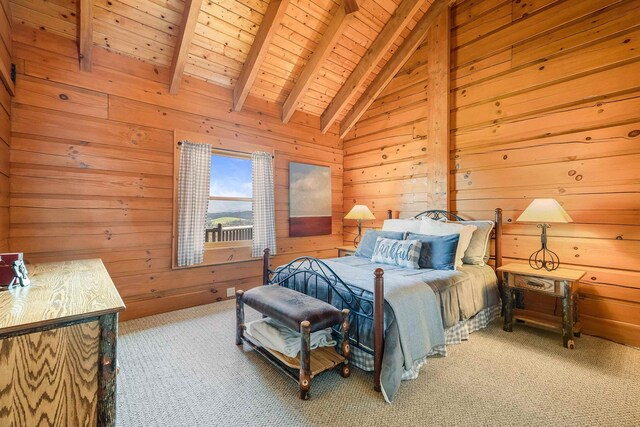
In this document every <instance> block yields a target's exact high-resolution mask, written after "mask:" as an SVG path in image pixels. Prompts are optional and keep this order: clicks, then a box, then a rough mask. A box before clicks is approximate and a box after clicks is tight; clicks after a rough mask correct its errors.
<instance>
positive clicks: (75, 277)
mask: <svg viewBox="0 0 640 427" xmlns="http://www.w3.org/2000/svg"><path fill="white" fill-rule="evenodd" d="M27 267H28V269H29V277H30V279H31V282H32V284H31V285H30V286H28V287H24V288H14V289H11V290H7V291H1V292H0V425H1V426H7V427H9V426H16V427H17V426H36V425H37V426H53V425H56V426H113V425H115V408H116V339H117V335H118V312H119V311H122V310H124V308H125V307H124V304H123V302H122V299H121V298H120V295H119V294H118V291H117V290H116V288H115V286H114V285H113V282H112V281H111V278H110V277H109V274H108V273H107V270H106V269H105V267H104V265H103V264H102V261H101V260H99V259H92V260H82V261H67V262H60V263H49V264H32V265H28V266H27Z"/></svg>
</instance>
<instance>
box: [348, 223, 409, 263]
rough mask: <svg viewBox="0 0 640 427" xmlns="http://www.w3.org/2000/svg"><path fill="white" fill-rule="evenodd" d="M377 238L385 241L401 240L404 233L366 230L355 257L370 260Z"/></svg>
mask: <svg viewBox="0 0 640 427" xmlns="http://www.w3.org/2000/svg"><path fill="white" fill-rule="evenodd" d="M378 237H384V238H385V239H393V240H402V238H403V237H404V233H403V232H402V231H376V230H367V231H365V232H364V236H362V240H361V241H360V244H359V245H358V249H356V253H355V256H360V257H363V258H369V259H371V256H372V255H373V248H375V247H376V240H377V239H378Z"/></svg>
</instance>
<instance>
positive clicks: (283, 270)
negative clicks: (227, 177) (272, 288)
mask: <svg viewBox="0 0 640 427" xmlns="http://www.w3.org/2000/svg"><path fill="white" fill-rule="evenodd" d="M269 258H270V251H269V249H265V250H264V260H263V262H264V264H263V285H279V286H285V287H287V288H290V289H293V290H296V291H298V292H301V293H304V294H306V295H310V296H312V297H314V298H317V299H319V300H322V301H325V302H327V303H329V304H331V305H334V306H336V307H338V308H340V309H343V308H348V309H349V316H350V321H349V323H350V325H351V327H350V329H351V330H352V331H353V333H351V334H350V336H349V344H350V345H352V346H354V347H356V348H358V349H360V350H362V351H364V352H366V353H368V354H371V355H372V356H373V360H374V389H375V390H376V391H380V390H381V388H380V370H381V367H382V353H383V348H384V344H383V342H384V279H383V275H384V271H383V270H382V269H381V268H379V269H377V270H376V271H375V277H374V292H373V295H371V292H368V291H364V292H363V293H362V294H361V295H359V294H357V293H356V292H355V291H354V290H353V289H352V287H350V286H349V285H348V284H346V283H345V282H344V281H343V280H342V279H340V277H338V275H337V274H336V273H335V272H334V271H333V270H332V269H331V267H329V266H328V265H327V264H325V263H324V262H323V261H321V260H319V259H317V258H313V257H299V258H296V259H294V260H293V261H291V262H289V263H288V264H286V265H284V266H282V267H279V268H277V269H275V270H271V269H270V268H269V263H270V259H269ZM371 321H372V322H373V349H372V348H371V347H370V346H368V345H366V344H365V343H364V342H363V340H362V339H361V338H363V337H361V333H360V332H361V329H362V328H361V326H362V325H363V323H362V322H371ZM334 330H335V332H336V333H339V332H340V331H339V330H338V329H335V328H334Z"/></svg>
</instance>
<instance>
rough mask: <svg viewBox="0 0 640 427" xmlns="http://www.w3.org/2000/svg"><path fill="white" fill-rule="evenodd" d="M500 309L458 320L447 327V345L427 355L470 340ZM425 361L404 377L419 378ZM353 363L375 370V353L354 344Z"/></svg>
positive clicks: (491, 309)
mask: <svg viewBox="0 0 640 427" xmlns="http://www.w3.org/2000/svg"><path fill="white" fill-rule="evenodd" d="M500 310H501V306H500V304H498V305H494V306H492V307H487V308H485V309H482V310H480V311H479V312H478V313H477V314H476V315H475V316H473V317H471V318H469V319H467V320H463V321H461V322H458V323H456V324H455V325H453V326H451V327H450V328H448V329H445V331H444V339H445V345H442V346H437V347H435V348H433V349H432V350H431V351H430V352H429V354H428V355H427V356H428V357H430V356H446V355H447V345H451V344H460V343H461V342H462V341H466V340H468V339H469V334H471V333H473V332H475V331H477V330H479V329H483V328H486V327H487V325H489V323H491V321H492V320H493V319H495V318H496V317H498V316H499V315H500ZM425 362H426V358H425V359H424V360H421V361H417V362H416V363H415V364H414V366H412V367H411V369H409V370H406V371H405V372H404V374H403V375H402V379H403V380H409V379H415V378H417V377H418V372H419V371H420V368H421V367H422V365H424V363H425ZM351 363H352V364H353V365H354V366H357V367H358V368H360V369H362V370H364V371H373V355H371V354H369V353H366V352H365V351H363V350H361V349H359V348H356V347H353V346H352V347H351Z"/></svg>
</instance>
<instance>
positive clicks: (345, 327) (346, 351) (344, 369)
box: [340, 309, 351, 378]
mask: <svg viewBox="0 0 640 427" xmlns="http://www.w3.org/2000/svg"><path fill="white" fill-rule="evenodd" d="M342 356H343V357H344V362H343V363H342V366H341V368H340V375H342V377H343V378H349V375H350V374H351V368H350V367H349V358H350V357H351V348H350V347H349V310H347V309H344V310H342Z"/></svg>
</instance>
